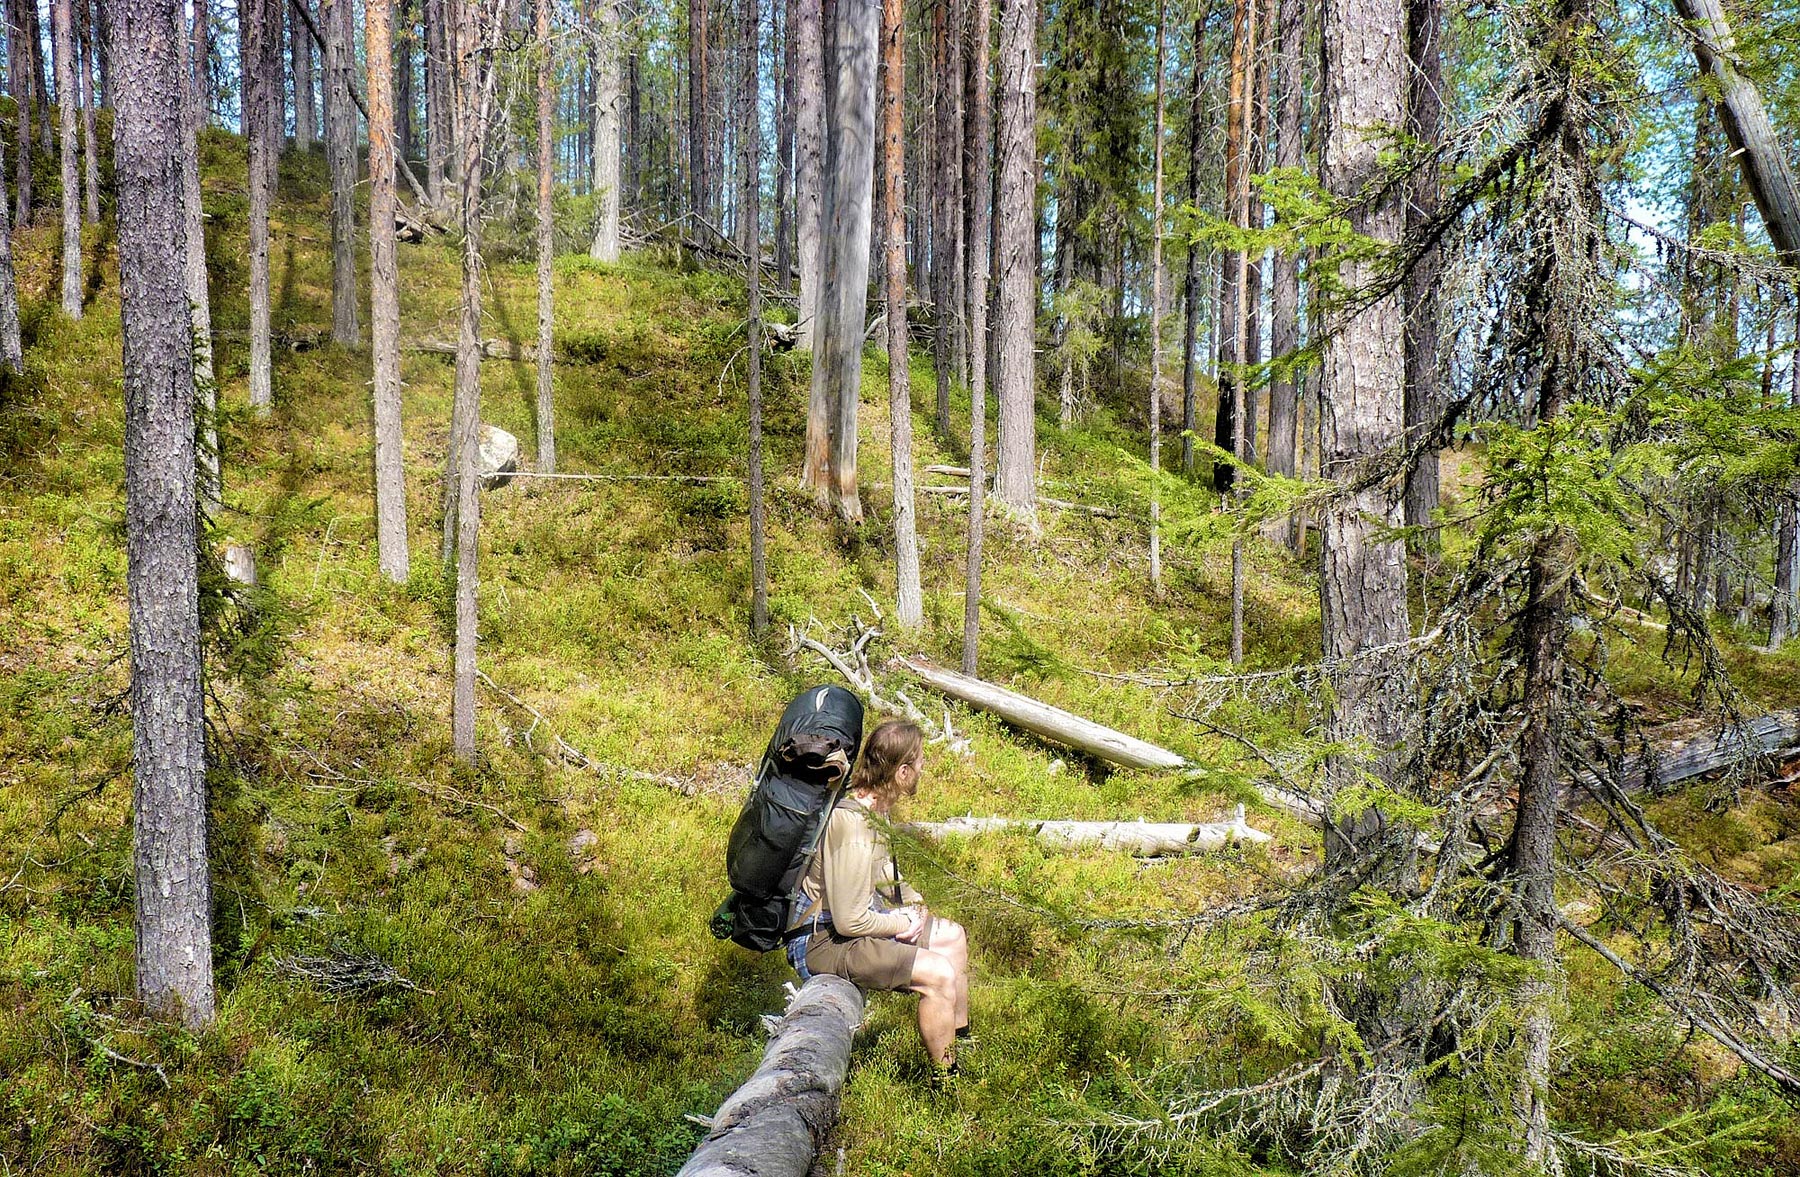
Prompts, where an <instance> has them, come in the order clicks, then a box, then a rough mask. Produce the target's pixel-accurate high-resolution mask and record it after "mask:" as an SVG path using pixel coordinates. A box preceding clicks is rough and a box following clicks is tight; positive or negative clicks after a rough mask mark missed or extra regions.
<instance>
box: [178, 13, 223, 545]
mask: <svg viewBox="0 0 1800 1177" xmlns="http://www.w3.org/2000/svg"><path fill="white" fill-rule="evenodd" d="M183 32H184V33H185V32H186V30H185V29H184V30H183ZM190 44H191V40H190V38H188V37H186V36H183V37H182V38H181V54H180V56H181V67H182V74H183V77H184V78H185V77H186V76H187V73H188V56H189V52H190V50H189V46H190ZM200 99H201V95H200V90H199V89H198V87H195V86H183V87H182V128H181V134H182V141H183V145H184V150H183V153H182V161H181V188H182V206H183V207H182V212H183V217H182V222H183V226H184V229H185V236H186V244H187V253H186V257H185V259H184V260H185V263H186V264H185V266H184V271H183V272H184V274H185V276H186V279H187V299H188V312H189V317H190V319H191V321H192V324H193V348H194V392H195V395H196V398H197V400H198V402H199V410H198V411H199V414H200V439H199V445H200V501H201V502H202V503H203V504H204V505H205V506H206V509H207V510H208V511H209V512H210V511H216V510H217V509H218V507H219V505H220V503H221V501H222V499H223V494H224V483H223V477H222V475H221V473H220V467H221V464H222V456H221V455H220V453H219V428H218V407H219V389H218V380H217V379H216V377H215V375H214V373H213V345H212V296H211V293H210V291H209V288H208V282H207V276H206V223H205V219H204V214H203V212H202V209H201V206H200V130H201V128H202V126H203V125H204V124H205V121H206V110H205V107H203V106H202V105H201V100H200Z"/></svg>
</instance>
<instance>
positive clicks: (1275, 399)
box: [1268, 0, 1306, 543]
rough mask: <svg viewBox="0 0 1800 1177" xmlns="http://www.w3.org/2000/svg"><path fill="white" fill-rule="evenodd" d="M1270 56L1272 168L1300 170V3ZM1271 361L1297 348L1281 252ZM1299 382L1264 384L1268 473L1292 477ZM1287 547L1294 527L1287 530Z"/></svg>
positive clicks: (1288, 266)
mask: <svg viewBox="0 0 1800 1177" xmlns="http://www.w3.org/2000/svg"><path fill="white" fill-rule="evenodd" d="M1276 11H1277V17H1276V25H1277V27H1276V32H1275V45H1276V48H1275V53H1276V58H1277V72H1278V74H1279V76H1280V87H1279V89H1278V90H1277V91H1276V98H1275V124H1276V127H1275V166H1276V167H1278V168H1300V167H1303V166H1305V162H1306V156H1305V153H1304V151H1303V145H1302V143H1301V141H1300V118H1301V108H1302V104H1303V101H1304V99H1305V96H1306V92H1305V81H1306V79H1305V77H1304V75H1303V74H1302V72H1301V68H1302V67H1301V61H1302V58H1303V57H1304V42H1305V39H1306V27H1305V20H1306V14H1305V9H1304V7H1303V6H1302V5H1301V3H1300V0H1280V4H1279V7H1278V8H1277V10H1276ZM1269 295H1270V298H1269V302H1270V323H1269V350H1270V352H1271V353H1272V354H1271V355H1270V357H1269V358H1270V359H1272V360H1282V359H1284V358H1287V357H1291V356H1292V355H1293V354H1294V352H1295V351H1296V350H1298V349H1299V347H1300V259H1299V256H1298V255H1297V254H1294V253H1290V252H1287V251H1283V252H1280V253H1277V254H1276V255H1275V274H1274V281H1273V282H1272V283H1271V285H1270V290H1269ZM1299 399H1300V398H1299V381H1298V378H1297V377H1296V374H1295V372H1294V370H1293V369H1292V368H1288V369H1286V370H1284V371H1281V372H1279V373H1277V374H1276V375H1275V377H1274V379H1272V380H1271V381H1270V383H1269V457H1268V462H1269V473H1271V474H1282V475H1286V476H1288V477H1290V478H1291V477H1293V475H1294V472H1295V465H1294V463H1295V457H1294V455H1295V441H1296V438H1295V431H1296V422H1297V420H1298V417H1299V407H1298V406H1299ZM1289 542H1290V543H1291V542H1293V528H1292V526H1291V524H1290V527H1289Z"/></svg>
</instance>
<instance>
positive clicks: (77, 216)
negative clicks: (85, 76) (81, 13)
mask: <svg viewBox="0 0 1800 1177" xmlns="http://www.w3.org/2000/svg"><path fill="white" fill-rule="evenodd" d="M50 19H51V25H52V41H53V52H54V53H55V55H56V110H57V115H58V119H59V121H60V124H61V125H60V127H59V129H58V134H59V136H60V137H61V140H62V150H61V152H60V155H61V163H62V310H63V314H65V315H67V316H69V318H71V319H79V318H81V161H80V160H79V159H78V158H77V156H76V144H77V143H78V142H79V139H78V133H77V131H76V129H75V128H76V116H77V114H78V113H79V112H78V111H77V110H76V109H75V9H74V0H54V3H53V11H52V12H51V16H50ZM177 117H178V118H179V111H178V112H177Z"/></svg>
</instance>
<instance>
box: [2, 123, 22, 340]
mask: <svg viewBox="0 0 1800 1177" xmlns="http://www.w3.org/2000/svg"><path fill="white" fill-rule="evenodd" d="M5 167H6V155H5V151H4V149H3V148H0V177H4V175H5ZM3 183H5V181H4V179H0V184H3ZM0 363H3V364H5V365H6V368H7V370H8V371H9V372H12V373H14V374H17V373H19V372H22V371H24V370H25V353H24V349H23V348H22V347H21V345H20V342H19V286H18V280H17V277H16V276H15V274H14V272H13V250H12V224H11V218H10V217H9V216H8V215H7V210H6V196H5V194H4V193H0Z"/></svg>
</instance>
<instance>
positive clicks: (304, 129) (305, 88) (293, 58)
mask: <svg viewBox="0 0 1800 1177" xmlns="http://www.w3.org/2000/svg"><path fill="white" fill-rule="evenodd" d="M290 2H291V3H292V4H293V6H294V7H295V8H296V9H298V8H299V7H300V6H301V5H303V4H305V3H307V0H290ZM377 2H378V3H379V0H377ZM295 15H296V16H298V15H299V13H297V12H296V13H295ZM391 23H392V22H391V21H390V24H391ZM291 24H292V28H291V29H290V30H289V32H290V35H289V37H288V45H289V50H288V71H289V73H290V74H292V75H293V80H294V150H295V151H298V152H299V153H300V154H302V155H305V154H306V153H307V152H309V151H311V150H312V144H313V131H314V128H315V127H317V126H318V122H317V118H318V116H317V112H316V110H315V109H314V106H313V52H312V49H313V46H312V33H311V32H310V31H309V30H308V28H307V22H306V20H304V19H300V20H295V21H293V22H291Z"/></svg>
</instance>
